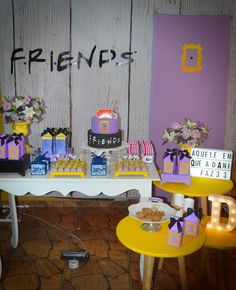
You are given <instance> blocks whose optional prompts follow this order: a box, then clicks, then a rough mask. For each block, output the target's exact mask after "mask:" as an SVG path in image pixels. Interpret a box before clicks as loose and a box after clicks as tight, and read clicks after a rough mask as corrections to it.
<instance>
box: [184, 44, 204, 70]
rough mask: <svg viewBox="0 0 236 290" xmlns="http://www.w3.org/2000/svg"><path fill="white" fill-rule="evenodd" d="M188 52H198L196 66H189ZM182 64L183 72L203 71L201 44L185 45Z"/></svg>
mask: <svg viewBox="0 0 236 290" xmlns="http://www.w3.org/2000/svg"><path fill="white" fill-rule="evenodd" d="M188 50H196V51H197V63H196V65H193V66H189V65H187V52H188ZM181 64H182V71H183V72H200V71H201V70H202V46H201V44H199V43H196V44H194V43H185V44H184V45H183V47H182V56H181Z"/></svg>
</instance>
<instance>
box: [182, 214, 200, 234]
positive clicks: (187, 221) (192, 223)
mask: <svg viewBox="0 0 236 290" xmlns="http://www.w3.org/2000/svg"><path fill="white" fill-rule="evenodd" d="M183 218H184V235H185V236H192V237H196V236H197V235H198V232H199V223H200V220H201V218H202V211H201V209H192V208H188V209H187V212H185V213H184V215H183Z"/></svg>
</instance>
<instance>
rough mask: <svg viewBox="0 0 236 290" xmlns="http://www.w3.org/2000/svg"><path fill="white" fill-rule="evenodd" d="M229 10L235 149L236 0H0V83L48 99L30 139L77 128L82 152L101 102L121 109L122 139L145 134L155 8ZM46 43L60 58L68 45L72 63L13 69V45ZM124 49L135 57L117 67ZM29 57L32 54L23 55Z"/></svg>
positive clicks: (36, 141)
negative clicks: (105, 57) (108, 54)
mask: <svg viewBox="0 0 236 290" xmlns="http://www.w3.org/2000/svg"><path fill="white" fill-rule="evenodd" d="M154 13H159V14H173V15H229V16H231V17H232V31H231V50H230V72H229V86H228V88H229V89H228V104H227V120H226V124H227V126H226V132H225V148H226V149H236V146H235V144H236V3H235V1H234V0H211V1H206V0H13V1H9V0H1V6H0V86H1V94H2V95H15V94H17V95H31V96H40V97H42V98H44V99H45V102H46V105H47V115H46V118H45V120H44V121H43V122H41V123H39V124H33V125H32V126H31V135H30V143H31V144H32V145H33V146H34V147H35V148H38V147H40V146H41V142H40V133H41V132H42V131H43V129H44V128H45V127H53V126H56V127H58V126H62V127H70V128H71V129H72V137H73V138H72V145H73V147H74V148H75V151H76V152H78V150H79V144H81V143H84V142H86V139H87V130H88V129H89V128H90V120H91V116H92V115H94V113H95V111H96V110H97V109H98V108H101V107H112V108H115V109H117V110H118V112H119V114H120V116H121V120H122V124H121V125H122V130H123V132H124V139H125V140H127V139H128V138H130V139H133V138H135V139H142V138H148V130H149V125H148V120H149V99H150V86H151V57H152V25H153V14H154ZM94 45H96V46H97V48H96V51H95V54H94V60H93V64H92V67H91V68H89V67H88V66H87V64H86V63H85V62H83V61H82V62H81V67H80V69H77V67H76V64H75V62H76V57H77V53H78V51H81V52H82V53H83V54H84V55H85V56H86V57H89V55H90V52H91V50H92V48H93V47H94ZM14 47H15V48H18V47H23V48H24V54H25V56H26V57H27V54H28V51H29V50H30V49H35V48H42V49H43V57H45V58H46V59H49V56H50V51H51V50H52V51H53V52H54V56H55V57H56V56H57V55H58V53H60V52H62V51H71V55H72V56H73V57H75V59H74V60H73V61H72V66H71V67H70V68H69V69H66V70H64V71H63V72H57V71H56V69H55V70H54V71H53V72H50V66H49V64H45V63H41V64H33V65H32V73H31V74H29V73H28V71H27V65H24V64H23V61H18V62H16V69H15V73H14V74H13V75H11V74H10V57H11V52H12V50H13V48H14ZM103 49H113V50H115V51H116V53H117V57H116V58H115V59H114V60H113V61H112V62H110V63H108V64H105V65H104V66H103V67H102V68H99V66H98V58H99V51H100V50H103ZM124 51H132V52H133V51H137V53H136V54H135V55H134V59H135V61H134V63H132V64H131V65H121V66H117V65H116V61H119V60H121V59H120V58H119V57H118V56H119V55H120V54H121V53H122V52H124ZM26 61H27V59H26Z"/></svg>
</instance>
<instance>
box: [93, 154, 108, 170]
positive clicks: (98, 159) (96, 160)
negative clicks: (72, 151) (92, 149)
mask: <svg viewBox="0 0 236 290" xmlns="http://www.w3.org/2000/svg"><path fill="white" fill-rule="evenodd" d="M106 174H107V159H106V157H105V153H104V152H103V153H102V154H101V155H99V156H98V155H96V154H95V153H92V162H91V175H92V176H105V175H106Z"/></svg>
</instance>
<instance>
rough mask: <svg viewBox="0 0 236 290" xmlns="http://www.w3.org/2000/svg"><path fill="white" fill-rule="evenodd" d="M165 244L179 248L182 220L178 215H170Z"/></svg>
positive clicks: (181, 235)
mask: <svg viewBox="0 0 236 290" xmlns="http://www.w3.org/2000/svg"><path fill="white" fill-rule="evenodd" d="M168 227H169V229H168V235H167V245H168V246H169V247H174V248H180V246H181V243H182V239H183V233H184V232H183V227H184V220H183V219H182V218H179V217H173V218H172V217H171V218H170V223H169V225H168Z"/></svg>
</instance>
